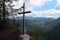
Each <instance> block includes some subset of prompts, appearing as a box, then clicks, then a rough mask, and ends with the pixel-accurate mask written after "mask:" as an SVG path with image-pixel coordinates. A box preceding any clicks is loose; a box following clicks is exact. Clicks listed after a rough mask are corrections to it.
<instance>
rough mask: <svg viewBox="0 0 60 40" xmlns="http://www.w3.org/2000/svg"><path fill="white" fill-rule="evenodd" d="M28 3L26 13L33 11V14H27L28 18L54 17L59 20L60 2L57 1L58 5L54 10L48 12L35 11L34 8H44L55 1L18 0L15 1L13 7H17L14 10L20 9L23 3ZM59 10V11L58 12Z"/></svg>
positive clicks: (59, 0)
mask: <svg viewBox="0 0 60 40" xmlns="http://www.w3.org/2000/svg"><path fill="white" fill-rule="evenodd" d="M24 1H25V2H26V5H25V7H26V11H30V10H31V11H32V13H29V14H26V16H33V17H53V18H58V17H59V16H60V0H55V1H57V4H56V6H55V8H54V9H50V10H46V11H38V12H37V11H34V10H33V7H35V6H42V5H44V4H45V3H48V2H50V1H53V0H18V1H17V2H15V1H13V3H12V5H15V7H14V8H20V7H21V6H22V5H23V2H24ZM58 9H59V10H58Z"/></svg>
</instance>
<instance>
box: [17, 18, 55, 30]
mask: <svg viewBox="0 0 60 40" xmlns="http://www.w3.org/2000/svg"><path fill="white" fill-rule="evenodd" d="M22 20H23V17H19V18H18V19H17V21H18V22H19V23H20V24H21V25H22V23H23V22H22ZM54 20H55V19H53V18H45V17H25V28H27V29H32V28H34V26H35V24H37V25H40V26H41V27H45V26H47V25H48V24H50V23H51V22H52V21H54Z"/></svg>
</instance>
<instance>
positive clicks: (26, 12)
mask: <svg viewBox="0 0 60 40" xmlns="http://www.w3.org/2000/svg"><path fill="white" fill-rule="evenodd" d="M23 13H24V14H25V13H31V11H28V12H22V13H18V14H23Z"/></svg>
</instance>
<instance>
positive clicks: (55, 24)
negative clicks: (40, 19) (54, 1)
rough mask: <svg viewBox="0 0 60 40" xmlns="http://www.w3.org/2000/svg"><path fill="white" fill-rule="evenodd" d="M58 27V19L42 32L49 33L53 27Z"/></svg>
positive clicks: (59, 21) (59, 22) (59, 19)
mask: <svg viewBox="0 0 60 40" xmlns="http://www.w3.org/2000/svg"><path fill="white" fill-rule="evenodd" d="M58 25H60V18H58V19H56V20H54V21H53V22H51V23H50V24H49V25H47V26H46V27H45V28H44V30H45V31H51V30H53V29H54V28H55V27H57V26H58Z"/></svg>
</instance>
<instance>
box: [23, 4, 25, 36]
mask: <svg viewBox="0 0 60 40" xmlns="http://www.w3.org/2000/svg"><path fill="white" fill-rule="evenodd" d="M24 12H25V3H23V35H24V26H25V20H24V19H25V13H24Z"/></svg>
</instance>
